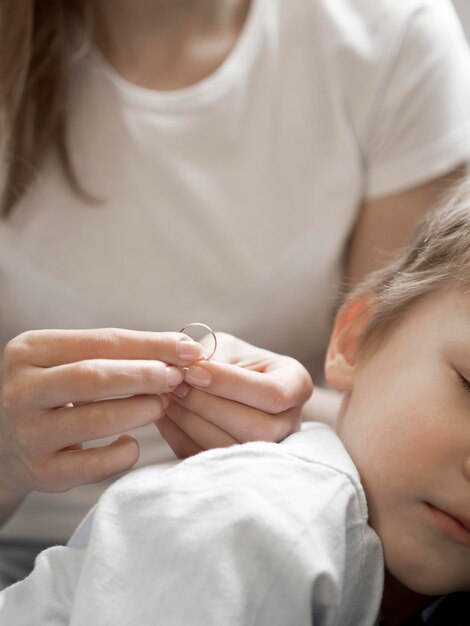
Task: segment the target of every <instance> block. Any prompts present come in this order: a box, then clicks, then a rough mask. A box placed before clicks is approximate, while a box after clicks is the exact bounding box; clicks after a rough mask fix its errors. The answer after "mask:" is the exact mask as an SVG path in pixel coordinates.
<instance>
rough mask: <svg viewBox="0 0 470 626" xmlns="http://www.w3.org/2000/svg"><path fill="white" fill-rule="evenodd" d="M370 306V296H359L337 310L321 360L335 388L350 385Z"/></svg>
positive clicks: (331, 384) (340, 389)
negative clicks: (325, 353)
mask: <svg viewBox="0 0 470 626" xmlns="http://www.w3.org/2000/svg"><path fill="white" fill-rule="evenodd" d="M373 309H374V306H373V298H372V296H361V297H357V298H354V299H352V300H348V301H347V302H346V303H345V304H343V306H342V307H341V308H340V310H339V311H338V314H337V316H336V320H335V324H334V328H333V332H332V334H331V339H330V344H329V346H328V352H327V355H326V360H325V376H326V380H327V382H328V384H329V385H330V386H331V387H333V388H334V389H337V390H338V391H350V390H351V389H352V386H353V381H354V373H355V370H356V365H357V361H358V357H359V351H360V347H361V340H362V337H363V335H364V332H365V330H366V328H367V326H368V324H369V320H370V317H371V315H372V312H373Z"/></svg>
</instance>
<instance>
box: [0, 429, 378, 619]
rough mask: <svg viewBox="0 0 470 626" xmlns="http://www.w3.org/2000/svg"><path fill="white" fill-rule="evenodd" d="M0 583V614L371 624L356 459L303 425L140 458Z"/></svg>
mask: <svg viewBox="0 0 470 626" xmlns="http://www.w3.org/2000/svg"><path fill="white" fill-rule="evenodd" d="M89 521H90V522H91V523H89V524H85V526H82V528H81V530H80V529H79V531H78V533H77V534H76V535H75V536H74V537H72V539H71V542H70V544H69V547H55V548H50V549H49V550H47V551H45V552H43V553H42V554H41V555H40V556H39V557H38V559H37V561H36V567H35V569H34V571H33V573H32V574H31V575H30V576H29V577H28V578H26V579H25V580H24V581H22V582H19V583H16V584H15V585H13V586H12V587H9V588H7V589H6V590H4V591H3V592H1V594H0V624H15V626H26V625H29V624H31V616H34V621H35V623H38V624H48V626H59V625H65V624H70V626H89V624H94V625H96V626H105V625H106V626H107V625H109V626H116V624H119V626H124V625H129V626H131V625H132V626H134V625H135V624H139V626H151V625H153V624H164V625H165V626H181V624H188V625H191V624H194V625H197V626H200V625H202V624H204V626H211V625H214V626H220V625H221V624H223V625H224V626H240V625H243V626H249V625H250V624H253V625H257V626H286V624H295V625H296V626H310V625H311V624H312V623H314V624H315V626H334V625H336V626H372V625H373V624H374V622H375V620H376V617H377V613H378V611H379V606H380V600H381V595H382V586H383V557H382V548H381V544H380V541H379V539H378V537H377V535H376V534H375V533H374V531H373V530H372V529H371V528H370V527H369V526H368V525H367V504H366V500H365V496H364V492H363V489H362V486H361V484H360V482H359V477H358V474H357V470H356V468H355V467H354V465H353V463H352V460H351V458H350V457H349V455H348V453H347V452H346V450H345V448H344V447H343V445H342V443H341V442H340V440H339V439H338V437H337V436H336V434H335V433H334V432H333V431H332V430H331V429H330V428H329V427H327V426H325V425H322V424H313V425H311V426H310V427H309V428H308V429H306V430H304V431H302V432H301V433H297V434H295V435H292V436H291V437H290V438H288V439H287V440H286V441H285V442H283V443H282V444H268V443H258V442H257V443H250V444H245V445H242V446H234V447H232V448H228V449H218V450H213V451H209V452H205V453H202V454H200V455H198V456H196V457H193V458H191V459H188V460H186V461H184V462H181V463H180V464H178V465H177V466H175V467H172V468H169V469H162V468H160V467H148V468H142V469H139V470H136V471H135V472H132V473H131V474H129V475H128V476H126V477H124V478H122V479H120V480H119V481H118V482H117V483H115V484H114V485H113V486H112V487H110V489H109V490H108V491H107V492H106V493H105V494H104V495H103V496H102V498H101V499H100V501H99V503H98V505H97V507H96V509H95V511H94V515H93V517H92V518H89Z"/></svg>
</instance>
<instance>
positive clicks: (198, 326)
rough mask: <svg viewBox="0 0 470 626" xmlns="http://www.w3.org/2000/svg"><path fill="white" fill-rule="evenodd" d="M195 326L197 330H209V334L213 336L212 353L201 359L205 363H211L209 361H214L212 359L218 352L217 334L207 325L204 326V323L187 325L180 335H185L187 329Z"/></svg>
mask: <svg viewBox="0 0 470 626" xmlns="http://www.w3.org/2000/svg"><path fill="white" fill-rule="evenodd" d="M194 326H196V327H197V328H204V329H205V330H207V332H209V333H210V334H211V335H212V338H213V340H214V347H213V348H212V352H210V353H209V354H204V355H203V356H202V357H201V359H204V360H205V361H209V359H212V357H213V356H214V354H215V351H216V350H217V337H216V335H215V332H214V331H213V330H212V328H211V327H210V326H208V325H207V324H203V323H202V322H191V323H190V324H186V326H183V328H182V329H181V330H180V333H184V332H185V330H186V329H187V328H191V327H194ZM185 334H186V335H188V333H185ZM188 337H189V335H188Z"/></svg>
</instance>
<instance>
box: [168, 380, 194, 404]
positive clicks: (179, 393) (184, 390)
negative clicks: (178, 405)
mask: <svg viewBox="0 0 470 626" xmlns="http://www.w3.org/2000/svg"><path fill="white" fill-rule="evenodd" d="M190 391H191V387H190V386H189V385H187V384H186V383H181V385H178V387H176V389H173V391H172V393H173V395H175V396H176V397H177V398H180V400H182V399H183V398H186V396H187V395H188V393H189V392H190Z"/></svg>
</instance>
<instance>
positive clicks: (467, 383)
mask: <svg viewBox="0 0 470 626" xmlns="http://www.w3.org/2000/svg"><path fill="white" fill-rule="evenodd" d="M456 374H457V378H458V379H459V382H460V384H461V385H462V387H463V388H464V389H465V390H466V391H470V380H468V379H467V378H465V376H464V375H463V374H461V373H460V372H457V371H456Z"/></svg>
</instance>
